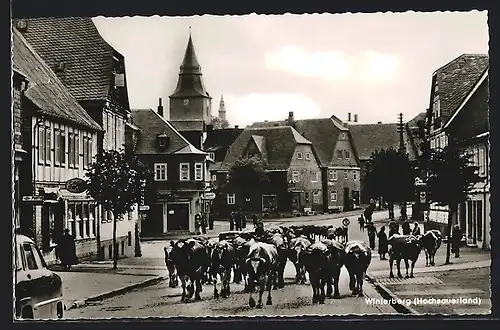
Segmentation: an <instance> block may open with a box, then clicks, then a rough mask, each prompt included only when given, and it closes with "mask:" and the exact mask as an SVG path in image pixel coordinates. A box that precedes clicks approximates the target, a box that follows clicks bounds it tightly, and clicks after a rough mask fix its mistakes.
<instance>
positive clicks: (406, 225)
mask: <svg viewBox="0 0 500 330" xmlns="http://www.w3.org/2000/svg"><path fill="white" fill-rule="evenodd" d="M401 229H403V235H410V233H411V228H410V223H409V222H408V220H405V221H403V223H402V224H401Z"/></svg>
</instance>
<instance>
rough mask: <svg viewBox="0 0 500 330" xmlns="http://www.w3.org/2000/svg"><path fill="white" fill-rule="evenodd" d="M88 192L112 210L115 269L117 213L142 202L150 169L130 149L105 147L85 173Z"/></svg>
mask: <svg viewBox="0 0 500 330" xmlns="http://www.w3.org/2000/svg"><path fill="white" fill-rule="evenodd" d="M85 175H86V177H87V186H88V190H87V194H88V195H89V196H90V197H92V198H93V199H94V200H96V201H97V202H98V203H99V204H100V205H101V206H102V208H103V209H104V210H106V211H111V212H112V213H113V250H114V253H113V269H116V268H117V264H118V249H117V248H116V223H117V219H118V217H120V216H122V215H123V214H124V213H126V212H128V211H131V210H132V208H133V206H134V204H137V203H140V202H141V200H142V198H143V196H144V193H145V190H146V185H147V183H148V182H149V181H150V179H151V172H150V171H149V170H148V168H147V167H146V166H145V165H143V164H142V163H141V162H140V161H139V160H138V159H137V158H136V157H134V156H133V155H131V153H128V152H127V153H125V152H122V151H116V150H108V151H104V152H103V154H102V155H100V156H99V157H98V158H97V160H96V161H95V162H94V163H92V164H91V165H90V167H89V169H88V170H87V173H86V174H85Z"/></svg>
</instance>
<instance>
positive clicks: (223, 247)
mask: <svg viewBox="0 0 500 330" xmlns="http://www.w3.org/2000/svg"><path fill="white" fill-rule="evenodd" d="M230 248H231V245H230V244H229V242H228V241H220V242H219V243H217V245H215V247H214V253H215V255H216V256H217V258H218V259H219V260H222V258H223V256H224V254H226V253H227V252H228V251H229V250H230Z"/></svg>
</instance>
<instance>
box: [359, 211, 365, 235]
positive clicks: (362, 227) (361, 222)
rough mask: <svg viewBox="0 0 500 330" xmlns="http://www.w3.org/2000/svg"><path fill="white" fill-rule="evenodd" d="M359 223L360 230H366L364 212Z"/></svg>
mask: <svg viewBox="0 0 500 330" xmlns="http://www.w3.org/2000/svg"><path fill="white" fill-rule="evenodd" d="M358 223H359V230H360V231H365V218H363V215H362V214H360V215H359V218H358Z"/></svg>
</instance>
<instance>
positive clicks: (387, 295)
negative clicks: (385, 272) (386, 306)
mask: <svg viewBox="0 0 500 330" xmlns="http://www.w3.org/2000/svg"><path fill="white" fill-rule="evenodd" d="M366 279H367V281H368V282H370V284H372V285H373V286H374V287H375V290H376V291H377V292H378V293H379V294H380V295H381V296H382V298H384V299H387V300H391V304H390V305H391V307H392V308H394V309H395V310H396V312H398V313H401V314H410V315H420V312H418V311H416V310H415V309H414V308H412V307H410V306H406V305H405V304H402V303H399V302H398V301H400V298H398V296H396V295H395V294H394V293H393V292H392V291H391V290H389V289H388V288H387V287H386V286H385V285H383V284H380V283H378V282H377V280H376V279H375V278H374V277H373V276H371V275H370V274H366Z"/></svg>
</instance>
